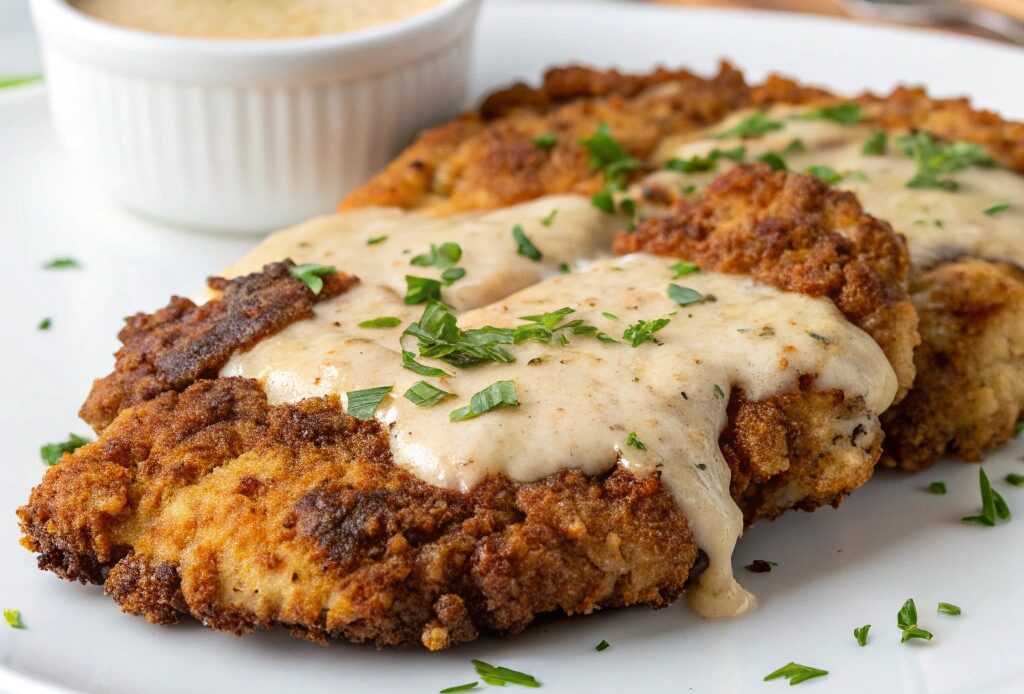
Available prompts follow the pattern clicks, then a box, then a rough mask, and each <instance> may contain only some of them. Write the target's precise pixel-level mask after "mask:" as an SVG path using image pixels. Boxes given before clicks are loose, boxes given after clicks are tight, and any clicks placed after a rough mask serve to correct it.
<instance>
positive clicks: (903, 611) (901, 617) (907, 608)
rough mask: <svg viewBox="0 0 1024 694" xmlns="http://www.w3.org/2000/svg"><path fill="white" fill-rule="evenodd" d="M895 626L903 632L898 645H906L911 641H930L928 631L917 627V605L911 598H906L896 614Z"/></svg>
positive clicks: (930, 637) (930, 636) (930, 634)
mask: <svg viewBox="0 0 1024 694" xmlns="http://www.w3.org/2000/svg"><path fill="white" fill-rule="evenodd" d="M896 626H898V627H899V628H900V629H901V630H903V636H902V637H901V638H900V643H906V642H907V641H910V640H911V639H923V640H925V641H931V640H932V633H931V632H930V631H927V630H925V629H922V628H920V627H919V626H917V605H915V604H914V599H913V598H907V601H906V602H905V603H903V607H901V608H900V611H899V612H898V613H897V614H896Z"/></svg>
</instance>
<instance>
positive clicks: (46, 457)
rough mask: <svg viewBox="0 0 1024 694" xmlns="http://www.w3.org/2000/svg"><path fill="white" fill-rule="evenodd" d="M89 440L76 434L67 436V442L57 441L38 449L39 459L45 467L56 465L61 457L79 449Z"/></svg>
mask: <svg viewBox="0 0 1024 694" xmlns="http://www.w3.org/2000/svg"><path fill="white" fill-rule="evenodd" d="M89 441H90V439H87V438H85V437H84V436H79V435H78V434H68V440H67V441H57V442H55V443H48V444H46V445H44V446H41V447H40V448H39V457H40V458H42V459H43V462H44V463H46V464H47V465H56V464H57V463H59V462H60V459H61V457H62V456H63V455H64V454H65V453H74V452H75V451H77V450H78V449H79V448H81V447H82V446H84V445H85V444H87V443H89Z"/></svg>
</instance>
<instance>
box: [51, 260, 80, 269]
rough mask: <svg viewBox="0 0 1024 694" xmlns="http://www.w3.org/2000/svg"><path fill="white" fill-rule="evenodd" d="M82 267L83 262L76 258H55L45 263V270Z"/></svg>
mask: <svg viewBox="0 0 1024 694" xmlns="http://www.w3.org/2000/svg"><path fill="white" fill-rule="evenodd" d="M80 267H82V264H81V263H79V262H78V261H77V260H75V259H74V258H54V259H53V260H51V261H50V262H48V263H46V264H45V265H43V269H44V270H70V269H72V268H80Z"/></svg>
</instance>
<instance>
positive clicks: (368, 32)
mask: <svg viewBox="0 0 1024 694" xmlns="http://www.w3.org/2000/svg"><path fill="white" fill-rule="evenodd" d="M31 2H32V13H33V19H34V21H35V24H36V28H37V30H38V33H39V36H40V38H41V43H42V48H43V58H44V64H45V72H46V83H47V87H48V91H49V96H50V101H51V111H52V113H53V118H54V122H55V126H56V129H57V132H58V135H59V136H60V138H61V139H62V140H63V142H64V143H65V145H66V146H67V148H68V150H69V151H70V153H71V155H72V159H73V161H74V162H75V163H76V164H77V166H78V167H79V168H80V169H82V170H83V171H87V172H88V175H89V176H90V178H92V179H94V180H96V181H97V182H98V183H99V184H100V185H101V186H102V187H104V188H106V189H107V190H108V191H109V192H110V193H111V194H112V195H113V197H114V198H116V199H117V200H118V201H119V202H121V203H122V204H123V205H125V206H127V207H129V208H131V209H133V210H135V211H137V212H140V213H142V214H145V215H147V216H150V217H153V218H156V219H159V220H163V221H166V222H170V223H172V224H175V225H178V226H184V227H189V228H196V229H203V230H211V231H217V232H236V233H237V232H242V233H253V232H263V231H267V230H270V229H275V228H280V227H283V226H287V225H290V224H293V223H295V222H297V221H299V220H302V219H305V218H308V217H311V216H313V215H316V214H320V213H323V212H326V211H329V210H331V209H332V208H333V207H334V205H335V204H336V202H337V201H338V200H339V199H340V198H341V197H342V196H343V195H344V193H345V192H347V191H348V190H351V189H352V188H354V187H356V186H358V185H359V184H361V183H362V182H363V181H364V180H365V179H366V178H368V177H369V176H370V175H371V174H373V173H375V172H376V171H377V170H378V169H379V168H380V167H382V166H383V165H384V164H385V163H387V161H388V160H389V159H390V158H391V157H392V156H393V155H394V154H395V153H396V152H397V150H398V149H399V148H400V147H401V146H403V145H404V144H406V143H407V142H408V141H409V140H410V139H411V138H412V136H413V135H414V134H415V133H416V132H418V131H419V130H421V129H423V128H425V127H427V126H429V125H432V124H434V123H437V122H440V121H443V120H446V119H448V118H450V117H452V116H454V115H455V114H456V113H457V112H458V111H459V110H460V109H461V108H462V107H463V106H464V105H465V104H464V99H465V91H466V86H467V83H468V77H469V67H470V66H469V59H470V50H471V44H472V28H473V25H474V22H475V18H476V15H477V11H478V9H479V5H480V0H218V1H217V2H211V1H210V0H145V1H144V2H139V1H138V0H31Z"/></svg>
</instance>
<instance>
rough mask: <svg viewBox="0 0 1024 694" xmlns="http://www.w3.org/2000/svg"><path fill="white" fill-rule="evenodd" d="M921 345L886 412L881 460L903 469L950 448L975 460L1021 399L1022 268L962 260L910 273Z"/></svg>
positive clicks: (997, 441)
mask: <svg viewBox="0 0 1024 694" xmlns="http://www.w3.org/2000/svg"><path fill="white" fill-rule="evenodd" d="M911 290H912V292H913V297H914V304H915V306H916V307H917V310H918V313H919V315H920V321H921V324H920V331H921V336H922V344H921V347H920V348H918V350H917V351H916V352H915V353H914V361H915V362H916V364H917V372H918V376H917V382H916V383H915V386H914V389H913V390H912V391H911V392H910V394H909V395H908V396H907V398H906V399H905V400H904V401H903V402H901V403H900V404H899V405H898V406H897V407H895V408H894V409H892V410H890V411H888V412H886V413H885V415H884V417H883V421H884V422H885V424H886V429H887V438H886V441H885V457H884V459H883V461H884V462H885V463H886V464H887V465H889V466H896V465H899V466H900V467H903V468H905V469H908V470H919V469H921V468H925V467H928V466H929V465H931V463H932V462H933V461H934V460H935V459H936V458H937V457H939V456H941V455H944V454H946V453H954V454H956V455H958V456H960V457H961V458H963V459H965V460H970V461H978V460H981V456H982V453H984V452H985V451H987V450H990V449H992V448H995V447H996V446H999V445H1001V444H1002V443H1004V442H1005V441H1006V440H1007V439H1008V438H1009V437H1010V436H1011V435H1012V433H1013V428H1014V423H1015V422H1017V421H1018V420H1019V419H1020V418H1021V415H1022V406H1024V272H1022V271H1021V270H1020V269H1019V268H1016V267H1013V266H1010V265H1006V264H1001V263H991V262H986V261H981V260H972V259H964V260H959V261H953V262H949V263H945V264H943V265H939V266H937V267H934V268H931V269H929V270H926V271H924V272H921V273H920V274H919V275H917V276H915V277H913V278H912V281H911Z"/></svg>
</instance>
